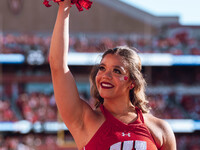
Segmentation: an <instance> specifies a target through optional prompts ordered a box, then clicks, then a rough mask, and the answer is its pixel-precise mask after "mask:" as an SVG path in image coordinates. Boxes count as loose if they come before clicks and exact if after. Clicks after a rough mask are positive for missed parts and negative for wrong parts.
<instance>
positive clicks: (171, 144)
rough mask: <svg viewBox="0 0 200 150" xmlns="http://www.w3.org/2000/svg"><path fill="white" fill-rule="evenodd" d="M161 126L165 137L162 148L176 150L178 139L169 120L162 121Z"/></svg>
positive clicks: (161, 149)
mask: <svg viewBox="0 0 200 150" xmlns="http://www.w3.org/2000/svg"><path fill="white" fill-rule="evenodd" d="M160 127H161V130H162V137H163V144H162V146H161V148H160V150H176V139H175V136H174V133H173V131H172V128H171V127H170V125H169V124H168V122H166V121H164V120H162V121H161V122H160Z"/></svg>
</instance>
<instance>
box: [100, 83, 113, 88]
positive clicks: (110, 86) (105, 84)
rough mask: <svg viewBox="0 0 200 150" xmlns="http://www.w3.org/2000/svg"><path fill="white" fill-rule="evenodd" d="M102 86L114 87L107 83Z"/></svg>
mask: <svg viewBox="0 0 200 150" xmlns="http://www.w3.org/2000/svg"><path fill="white" fill-rule="evenodd" d="M102 86H104V87H112V85H110V84H105V83H102Z"/></svg>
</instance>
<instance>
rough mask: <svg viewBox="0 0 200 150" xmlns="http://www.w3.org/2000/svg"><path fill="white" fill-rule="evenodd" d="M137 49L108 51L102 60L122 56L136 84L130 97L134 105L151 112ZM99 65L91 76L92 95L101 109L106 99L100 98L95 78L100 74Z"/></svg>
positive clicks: (120, 48)
mask: <svg viewBox="0 0 200 150" xmlns="http://www.w3.org/2000/svg"><path fill="white" fill-rule="evenodd" d="M137 51H138V50H137V49H136V48H129V47H127V46H121V47H117V48H114V49H108V50H107V51H105V52H104V54H103V55H102V59H101V61H102V60H103V58H104V57H105V56H106V55H108V54H112V55H119V56H121V58H122V60H123V62H124V64H125V66H126V67H127V69H128V70H129V73H130V77H129V78H130V79H131V80H132V81H133V82H134V88H133V89H131V90H130V92H129V97H130V101H131V102H132V104H133V105H134V106H136V107H138V108H140V109H141V110H142V112H144V113H145V112H149V109H150V108H149V107H148V101H147V100H146V95H145V87H146V81H145V80H144V78H143V75H142V73H141V69H142V66H141V60H140V57H139V56H138V54H137ZM98 68H99V65H96V66H94V67H93V69H92V71H91V74H90V82H91V95H92V96H93V97H94V98H95V100H96V104H95V106H96V108H97V107H99V105H100V104H103V102H104V99H103V98H102V97H101V96H100V94H99V92H98V89H97V86H96V82H95V78H96V75H97V73H98Z"/></svg>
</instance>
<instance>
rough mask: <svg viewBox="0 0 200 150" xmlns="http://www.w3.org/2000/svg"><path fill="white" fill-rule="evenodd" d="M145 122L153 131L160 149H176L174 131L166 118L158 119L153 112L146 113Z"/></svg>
mask: <svg viewBox="0 0 200 150" xmlns="http://www.w3.org/2000/svg"><path fill="white" fill-rule="evenodd" d="M144 117H145V124H146V126H147V127H148V129H149V131H150V132H151V134H152V136H153V138H154V140H155V142H156V145H157V146H158V147H159V149H160V150H176V140H175V136H174V133H173V131H172V129H171V127H170V125H169V124H168V122H166V121H165V120H162V119H158V118H156V117H154V116H153V115H151V114H145V115H144Z"/></svg>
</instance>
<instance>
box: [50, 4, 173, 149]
mask: <svg viewBox="0 0 200 150" xmlns="http://www.w3.org/2000/svg"><path fill="white" fill-rule="evenodd" d="M69 12H70V0H65V1H64V2H60V4H59V10H58V14H57V19H56V23H55V27H54V31H53V35H52V41H51V47H50V66H51V73H52V80H53V86H54V94H55V99H56V103H57V106H58V109H59V112H60V114H61V116H62V119H63V121H64V123H65V124H66V126H67V127H68V129H69V131H70V132H71V134H72V136H73V137H74V140H75V142H76V144H77V147H78V149H80V150H81V149H85V150H104V149H105V150H108V149H110V150H121V149H123V150H132V149H136V150H156V149H160V150H175V149H176V143H175V137H174V134H173V132H172V130H171V128H170V127H169V125H168V124H167V123H166V122H165V121H163V120H160V119H158V118H156V117H154V116H152V115H151V114H149V113H148V107H147V106H146V104H147V101H146V99H145V94H144V90H145V81H144V79H143V77H142V74H141V62H140V58H139V56H138V55H137V53H136V52H135V50H134V49H130V48H128V47H118V48H115V49H109V50H108V51H106V52H105V53H104V55H103V57H102V60H101V62H100V64H99V65H98V66H96V67H94V69H93V71H92V73H91V84H92V90H91V91H92V95H93V96H94V98H96V99H97V101H98V104H97V108H96V109H95V110H94V109H92V108H91V107H90V106H89V105H88V104H87V103H86V102H84V101H83V100H82V99H81V98H80V97H79V93H78V90H77V87H76V84H75V81H74V79H73V76H72V74H71V72H70V70H69V68H68V65H67V62H68V47H69Z"/></svg>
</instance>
